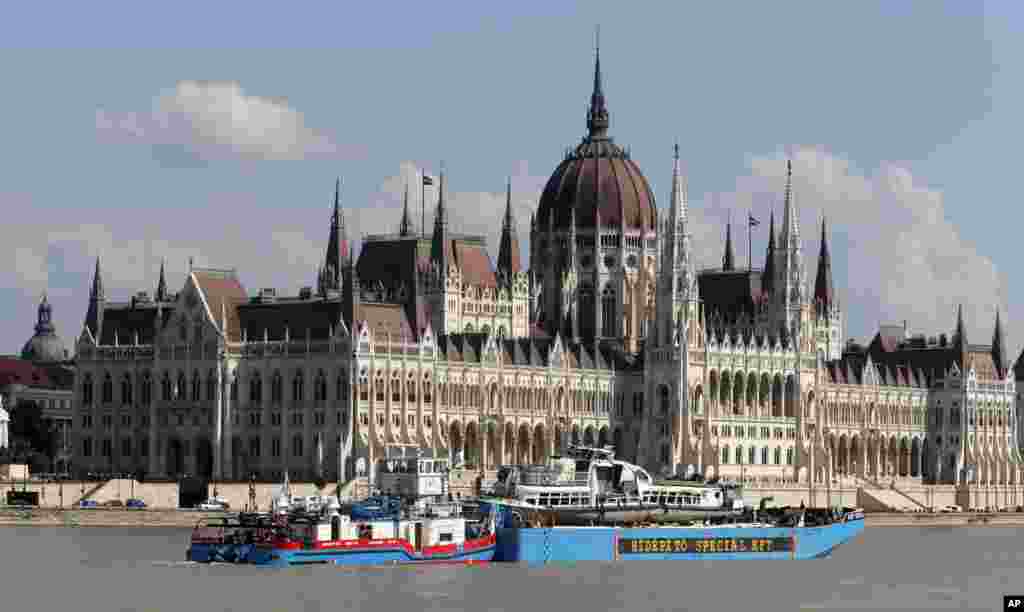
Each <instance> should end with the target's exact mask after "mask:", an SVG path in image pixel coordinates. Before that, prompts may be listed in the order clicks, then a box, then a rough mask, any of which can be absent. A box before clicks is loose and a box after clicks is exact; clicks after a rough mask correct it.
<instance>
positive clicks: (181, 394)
mask: <svg viewBox="0 0 1024 612" xmlns="http://www.w3.org/2000/svg"><path fill="white" fill-rule="evenodd" d="M184 398H185V373H184V372H178V384H177V385H175V386H174V399H176V400H180V399H184Z"/></svg>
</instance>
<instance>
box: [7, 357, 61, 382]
mask: <svg viewBox="0 0 1024 612" xmlns="http://www.w3.org/2000/svg"><path fill="white" fill-rule="evenodd" d="M0 385H26V386H30V387H49V386H51V381H50V377H49V376H47V374H46V370H43V369H42V368H39V367H36V366H35V365H33V363H32V362H31V361H25V360H23V359H13V358H8V357H0Z"/></svg>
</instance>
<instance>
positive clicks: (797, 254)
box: [773, 160, 805, 328]
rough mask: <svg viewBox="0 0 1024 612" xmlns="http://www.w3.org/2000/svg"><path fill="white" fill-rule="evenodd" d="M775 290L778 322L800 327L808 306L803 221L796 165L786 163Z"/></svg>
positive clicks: (787, 161)
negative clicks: (803, 309)
mask: <svg viewBox="0 0 1024 612" xmlns="http://www.w3.org/2000/svg"><path fill="white" fill-rule="evenodd" d="M775 257H776V262H775V263H776V266H777V267H776V270H775V284H774V287H773V288H774V290H775V295H776V307H777V309H778V310H777V311H776V314H777V315H778V317H779V319H778V322H779V323H780V324H782V325H783V326H784V327H786V328H793V326H794V325H795V324H796V323H797V320H796V318H797V317H798V311H799V309H800V307H801V306H802V305H803V304H804V300H805V296H804V291H805V284H804V264H803V248H802V247H801V244H800V221H799V218H798V214H797V209H796V197H795V196H794V192H793V162H792V161H791V160H786V192H785V205H784V208H783V210H782V234H781V235H780V237H779V244H778V251H777V252H776V255H775Z"/></svg>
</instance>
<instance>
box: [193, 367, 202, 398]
mask: <svg viewBox="0 0 1024 612" xmlns="http://www.w3.org/2000/svg"><path fill="white" fill-rule="evenodd" d="M202 391H203V381H202V380H200V378H199V370H193V372H192V401H193V402H198V401H199V400H200V399H202Z"/></svg>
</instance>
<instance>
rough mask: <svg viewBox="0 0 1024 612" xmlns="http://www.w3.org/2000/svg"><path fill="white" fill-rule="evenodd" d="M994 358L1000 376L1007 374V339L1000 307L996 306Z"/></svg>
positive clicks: (993, 342) (993, 343) (993, 341)
mask: <svg viewBox="0 0 1024 612" xmlns="http://www.w3.org/2000/svg"><path fill="white" fill-rule="evenodd" d="M992 360H993V361H995V365H996V370H997V371H998V372H999V376H1000V378H1001V377H1003V376H1005V375H1006V368H1007V366H1008V365H1009V364H1008V363H1006V339H1005V338H1004V337H1003V325H1002V323H1001V322H1000V320H999V307H998V306H997V307H996V328H995V331H994V332H993V333H992Z"/></svg>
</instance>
